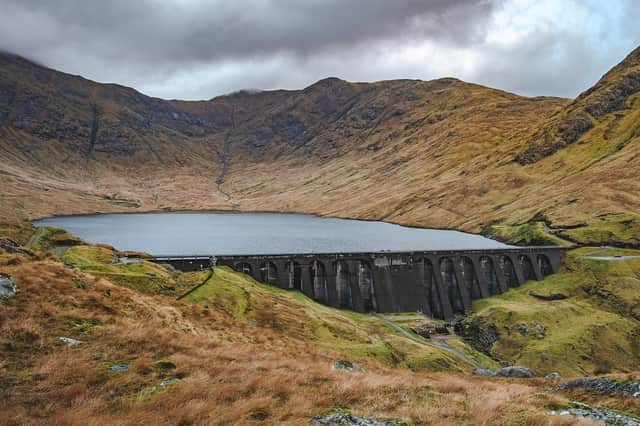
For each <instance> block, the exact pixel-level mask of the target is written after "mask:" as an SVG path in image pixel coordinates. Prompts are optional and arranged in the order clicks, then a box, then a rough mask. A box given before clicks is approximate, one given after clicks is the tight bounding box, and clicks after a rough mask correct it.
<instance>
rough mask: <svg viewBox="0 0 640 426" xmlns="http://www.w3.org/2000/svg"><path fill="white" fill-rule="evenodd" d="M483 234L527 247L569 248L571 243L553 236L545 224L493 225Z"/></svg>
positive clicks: (540, 222)
mask: <svg viewBox="0 0 640 426" xmlns="http://www.w3.org/2000/svg"><path fill="white" fill-rule="evenodd" d="M483 233H484V234H485V235H487V236H489V237H491V238H494V239H496V240H500V241H504V242H506V243H509V244H517V245H528V246H546V245H551V246H570V245H571V242H569V241H567V240H565V239H563V238H560V237H559V236H557V235H554V233H553V231H552V230H551V229H549V227H548V226H547V224H546V223H545V222H542V221H539V222H529V223H524V224H521V225H505V224H494V225H490V226H488V227H486V228H485V229H484V231H483Z"/></svg>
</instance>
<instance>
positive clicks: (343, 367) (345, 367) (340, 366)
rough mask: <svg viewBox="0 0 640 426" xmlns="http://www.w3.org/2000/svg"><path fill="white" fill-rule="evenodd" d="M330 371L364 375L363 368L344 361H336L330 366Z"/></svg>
mask: <svg viewBox="0 0 640 426" xmlns="http://www.w3.org/2000/svg"><path fill="white" fill-rule="evenodd" d="M331 369H332V370H338V371H346V372H348V373H364V371H365V370H364V368H362V367H360V366H359V365H358V364H356V363H354V362H351V361H347V360H344V359H341V360H338V361H336V362H334V363H333V365H332V366H331Z"/></svg>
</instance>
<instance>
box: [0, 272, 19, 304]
mask: <svg viewBox="0 0 640 426" xmlns="http://www.w3.org/2000/svg"><path fill="white" fill-rule="evenodd" d="M16 292H17V289H16V284H15V283H14V282H13V279H12V278H11V277H10V276H9V275H6V274H0V299H2V300H9V299H13V298H14V297H16Z"/></svg>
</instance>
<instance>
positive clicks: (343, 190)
mask: <svg viewBox="0 0 640 426" xmlns="http://www.w3.org/2000/svg"><path fill="white" fill-rule="evenodd" d="M637 57H638V51H637V50H636V51H635V52H633V53H632V54H631V55H630V56H629V57H628V58H627V59H626V60H625V61H623V62H622V63H621V64H620V65H619V66H617V67H615V68H614V69H613V70H612V71H611V72H609V73H608V74H607V75H606V76H605V77H603V79H602V80H601V81H600V82H599V83H598V84H597V85H596V86H594V88H592V89H590V90H588V91H587V92H585V93H584V94H583V95H581V96H580V97H579V98H578V99H576V100H575V101H573V102H571V101H569V100H564V99H557V98H525V97H521V96H517V95H514V94H510V93H506V92H503V91H499V90H495V89H490V88H486V87H482V86H478V85H475V84H470V83H465V82H462V81H459V80H455V79H440V80H434V81H428V82H424V81H415V80H394V81H383V82H377V83H350V82H346V81H342V80H339V79H336V78H329V79H325V80H321V81H319V82H318V83H316V84H314V85H312V86H310V87H307V88H306V89H304V90H297V91H284V90H277V91H266V92H239V93H235V94H231V95H228V96H222V97H218V98H215V99H212V100H210V101H199V102H183V101H165V100H160V99H155V98H149V97H147V96H144V95H142V94H140V93H138V92H136V91H134V90H132V89H128V88H125V87H121V86H116V85H104V84H97V83H94V82H91V81H88V80H85V79H82V78H81V77H76V76H70V75H67V74H63V73H59V72H56V71H53V70H50V69H47V68H44V67H41V66H38V65H35V64H33V63H30V62H28V61H26V60H24V59H22V58H18V57H15V56H11V55H7V54H4V55H1V56H0V173H1V174H2V181H3V191H2V193H1V194H0V212H2V217H3V219H4V222H5V223H7V222H11V223H14V224H15V222H16V221H17V220H22V219H25V218H32V217H36V216H45V215H51V214H63V213H86V212H96V211H131V210H138V211H146V210H161V209H237V210H263V211H264V210H268V211H297V212H308V213H317V214H322V215H333V216H342V217H354V218H366V219H383V220H387V221H393V222H399V223H403V224H410V225H418V226H431V227H442V228H458V229H464V230H468V231H474V232H478V231H481V230H484V231H485V232H487V233H492V234H499V235H506V236H509V235H510V234H511V231H509V229H508V227H509V226H511V225H523V224H527V223H529V222H532V221H533V222H536V221H537V222H538V223H539V224H540V223H541V224H544V226H545V227H546V229H547V230H548V231H549V233H551V234H555V235H556V236H560V237H561V238H565V239H570V240H572V241H579V242H585V243H596V242H598V243H599V242H601V240H598V241H597V240H596V239H591V236H594V235H598V236H599V237H602V236H603V235H605V234H603V233H602V232H600V231H599V230H600V229H610V230H614V232H611V233H608V234H607V236H606V238H605V240H604V241H606V242H609V243H614V244H620V245H625V246H637V245H638V244H639V243H638V241H637V240H636V239H635V237H633V236H631V237H630V236H629V235H628V232H627V231H628V229H634V228H635V227H637V226H638V224H639V223H640V220H639V218H638V215H637V212H638V211H639V210H640V186H639V185H640V183H638V182H640V180H638V176H637V173H638V172H637V171H638V170H640V169H639V168H638V167H636V166H637V165H638V159H639V158H640V144H639V143H638V141H639V140H640V138H639V137H638V132H637V127H638V126H637V124H638V122H639V117H638V115H639V114H640V109H639V104H638V102H637V97H638V95H637V93H635V92H636V89H637V84H636V83H637V78H636V77H637V75H636V74H637ZM585 114H586V115H585ZM587 116H588V117H587ZM584 117H587V118H585V119H584V120H586V121H589V123H590V124H589V125H588V126H587V125H586V124H584V123H583V124H580V120H582V118H584ZM586 121H585V123H586ZM576 123H577V124H576ZM587 127H589V129H587ZM567 141H570V143H569V142H567ZM514 159H515V160H514ZM516 160H517V161H516ZM621 215H623V216H624V217H626V219H625V223H627V224H629V225H628V226H627V225H623V226H622V228H621V227H620V226H618V225H617V224H616V223H617V222H615V220H616V218H619V217H621ZM609 219H611V220H612V221H613V222H610V220H609ZM603 222H604V223H603ZM496 224H497V225H500V226H502V228H501V230H500V232H499V233H498V232H497V231H496V229H494V228H492V227H493V226H494V225H496ZM505 226H506V227H507V228H505ZM536 226H538V225H536ZM0 228H2V226H0ZM5 228H6V227H5ZM13 228H15V226H13ZM520 229H521V228H520ZM568 231H571V232H568ZM507 239H508V238H507ZM550 240H554V238H551V239H550Z"/></svg>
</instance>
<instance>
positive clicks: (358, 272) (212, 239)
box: [35, 212, 566, 320]
mask: <svg viewBox="0 0 640 426" xmlns="http://www.w3.org/2000/svg"><path fill="white" fill-rule="evenodd" d="M35 224H36V225H37V226H57V227H60V228H63V229H66V230H67V231H69V232H71V233H72V234H74V235H76V236H78V237H80V238H82V239H83V240H85V241H89V242H93V243H105V244H110V245H112V246H114V247H117V248H118V249H119V250H129V251H139V252H145V253H149V254H150V255H151V256H152V257H151V259H152V260H153V261H154V262H158V263H162V264H168V265H171V266H173V267H174V268H176V269H178V270H182V271H195V270H200V269H204V268H210V267H215V266H228V267H230V268H233V269H234V270H236V271H239V272H242V273H245V274H247V275H250V276H251V277H253V278H254V279H256V280H257V281H260V282H263V283H267V284H270V285H273V286H277V287H279V288H282V289H297V290H299V291H301V292H302V293H304V294H305V295H307V296H309V297H310V298H312V299H314V300H316V301H318V302H321V303H324V304H327V305H329V306H333V307H337V308H345V309H352V310H355V311H358V312H372V311H375V312H409V311H414V312H415V311H420V312H423V313H424V314H425V315H428V316H431V317H433V318H441V319H445V320H449V319H452V318H453V317H454V316H456V315H464V314H465V313H466V312H469V310H470V309H471V303H472V301H473V300H475V299H480V298H485V297H489V296H492V295H495V294H500V293H503V292H505V291H506V290H507V289H509V288H511V287H517V286H519V285H521V284H522V283H524V282H526V281H529V280H541V279H543V278H544V277H545V276H547V275H549V274H553V273H555V272H556V271H557V270H558V268H559V267H560V264H561V262H562V258H563V255H564V253H565V250H566V249H565V248H561V247H516V246H510V245H507V244H503V243H500V242H498V241H495V240H492V239H490V238H486V237H483V236H481V235H474V234H468V233H464V232H459V231H451V230H438V229H421V228H410V227H404V226H399V225H394V224H390V223H386V222H375V221H359V220H347V219H336V218H323V217H316V216H310V215H300V214H280V213H224V212H192V213H177V212H172V213H136V214H101V215H89V216H68V217H54V218H48V219H43V220H40V221H36V222H35ZM194 254H199V255H194Z"/></svg>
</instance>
